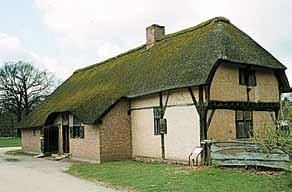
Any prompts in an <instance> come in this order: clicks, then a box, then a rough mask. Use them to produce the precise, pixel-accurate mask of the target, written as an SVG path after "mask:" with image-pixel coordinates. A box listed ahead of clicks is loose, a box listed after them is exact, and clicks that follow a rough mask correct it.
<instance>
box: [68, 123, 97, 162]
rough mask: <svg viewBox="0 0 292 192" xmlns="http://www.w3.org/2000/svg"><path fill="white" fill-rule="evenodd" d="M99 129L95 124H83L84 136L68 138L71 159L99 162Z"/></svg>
mask: <svg viewBox="0 0 292 192" xmlns="http://www.w3.org/2000/svg"><path fill="white" fill-rule="evenodd" d="M99 146H100V145H99V130H98V128H97V126H95V125H84V138H83V139H81V138H70V154H71V157H72V158H73V159H79V160H87V161H94V162H100V147H99Z"/></svg>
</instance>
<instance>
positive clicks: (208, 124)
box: [207, 109, 216, 130]
mask: <svg viewBox="0 0 292 192" xmlns="http://www.w3.org/2000/svg"><path fill="white" fill-rule="evenodd" d="M215 110H216V109H212V111H211V114H210V116H209V118H208V122H207V130H208V129H209V127H210V124H211V121H212V118H213V116H214V113H215Z"/></svg>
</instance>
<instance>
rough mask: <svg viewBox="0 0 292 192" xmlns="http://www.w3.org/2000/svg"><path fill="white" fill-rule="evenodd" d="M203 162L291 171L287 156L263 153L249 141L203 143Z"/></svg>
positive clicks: (278, 152) (276, 153)
mask: <svg viewBox="0 0 292 192" xmlns="http://www.w3.org/2000/svg"><path fill="white" fill-rule="evenodd" d="M203 144H204V146H205V151H206V153H205V154H206V156H205V157H206V158H205V162H207V164H213V165H220V166H253V167H269V168H276V169H283V170H289V171H292V167H291V166H290V165H291V162H290V160H289V156H288V155H287V154H284V153H283V152H281V151H275V152H273V153H264V152H263V150H262V149H261V148H260V147H259V146H258V145H256V144H255V143H253V142H249V141H238V140H235V141H204V142H203Z"/></svg>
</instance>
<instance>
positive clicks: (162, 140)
mask: <svg viewBox="0 0 292 192" xmlns="http://www.w3.org/2000/svg"><path fill="white" fill-rule="evenodd" d="M159 105H160V109H161V113H160V115H161V117H160V118H161V119H162V118H163V114H164V111H163V109H164V108H163V100H162V92H159ZM160 137H161V157H162V159H165V144H164V134H163V133H162V134H160Z"/></svg>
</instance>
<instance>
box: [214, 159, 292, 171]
mask: <svg viewBox="0 0 292 192" xmlns="http://www.w3.org/2000/svg"><path fill="white" fill-rule="evenodd" d="M212 163H213V164H215V165H219V166H254V167H256V166H257V167H269V168H274V169H275V168H276V169H282V170H286V171H292V167H291V166H290V165H289V163H287V162H277V161H251V160H245V161H242V160H225V161H216V160H213V161H212Z"/></svg>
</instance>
